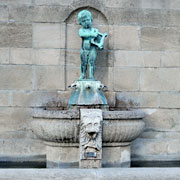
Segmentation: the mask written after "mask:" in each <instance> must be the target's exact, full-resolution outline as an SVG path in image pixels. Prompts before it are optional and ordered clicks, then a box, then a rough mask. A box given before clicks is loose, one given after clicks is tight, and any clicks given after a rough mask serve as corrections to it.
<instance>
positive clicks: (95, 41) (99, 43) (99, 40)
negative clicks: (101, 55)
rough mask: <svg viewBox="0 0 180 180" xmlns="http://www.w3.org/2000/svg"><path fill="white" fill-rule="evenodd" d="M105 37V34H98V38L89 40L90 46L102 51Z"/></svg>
mask: <svg viewBox="0 0 180 180" xmlns="http://www.w3.org/2000/svg"><path fill="white" fill-rule="evenodd" d="M105 37H107V34H106V33H103V34H102V33H98V36H97V37H96V38H94V39H92V40H91V44H93V45H95V46H97V47H98V48H99V49H103V48H104V38H105Z"/></svg>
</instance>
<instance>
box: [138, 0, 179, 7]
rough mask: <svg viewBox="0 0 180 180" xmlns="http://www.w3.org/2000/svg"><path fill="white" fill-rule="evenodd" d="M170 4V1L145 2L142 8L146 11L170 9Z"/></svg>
mask: <svg viewBox="0 0 180 180" xmlns="http://www.w3.org/2000/svg"><path fill="white" fill-rule="evenodd" d="M175 1H176V0H175ZM169 4H170V2H169V1H168V0H163V1H162V0H151V1H148V0H143V1H142V2H141V7H142V8H144V9H168V8H169Z"/></svg>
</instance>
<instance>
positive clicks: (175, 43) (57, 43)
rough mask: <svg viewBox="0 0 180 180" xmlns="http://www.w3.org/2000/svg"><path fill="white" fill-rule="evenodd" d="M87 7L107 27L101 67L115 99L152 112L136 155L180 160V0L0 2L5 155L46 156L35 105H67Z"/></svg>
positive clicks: (0, 112) (0, 132) (0, 116)
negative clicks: (34, 124) (80, 18)
mask: <svg viewBox="0 0 180 180" xmlns="http://www.w3.org/2000/svg"><path fill="white" fill-rule="evenodd" d="M84 8H88V9H89V10H90V11H91V12H92V14H93V17H94V22H93V23H94V26H95V27H97V28H98V29H100V31H101V32H107V33H108V38H107V40H106V44H105V49H104V50H103V51H102V52H99V56H98V58H97V70H96V78H97V79H98V80H101V81H102V82H103V83H104V84H105V85H106V86H108V92H107V93H106V96H107V98H108V101H109V102H110V104H111V106H115V107H116V108H122V109H129V108H141V109H142V110H144V111H145V112H146V113H147V116H146V119H145V121H146V130H145V132H144V133H143V134H142V135H141V137H140V138H139V139H137V140H136V141H135V142H134V143H133V146H132V159H133V160H134V161H141V160H142V161H144V160H145V161H146V160H149V161H161V160H162V161H166V160H171V161H172V160H178V159H179V158H180V140H179V138H180V60H179V59H180V1H179V0H173V1H169V0H151V1H150V0H86V1H85V0H84V1H83V0H1V1H0V124H1V126H0V160H4V159H6V157H12V159H13V158H14V157H15V156H16V157H25V159H27V158H28V157H30V158H32V157H37V155H38V156H40V155H44V152H45V151H44V150H45V146H44V145H43V144H42V143H41V142H40V141H38V140H35V137H34V135H33V134H32V130H31V128H30V126H29V122H30V121H31V113H32V109H33V108H34V107H43V106H45V105H47V104H48V106H49V107H54V106H55V107H60V106H67V100H68V98H69V96H70V90H69V89H68V88H67V87H68V85H70V84H71V83H72V82H73V81H74V80H76V79H77V78H78V77H79V75H80V68H79V65H80V58H79V49H80V45H81V39H80V38H79V37H78V28H79V25H78V22H77V13H78V12H79V11H80V10H81V9H84ZM115 99H116V101H115ZM10 159H11V158H10Z"/></svg>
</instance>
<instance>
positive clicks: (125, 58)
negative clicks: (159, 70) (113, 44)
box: [114, 50, 161, 67]
mask: <svg viewBox="0 0 180 180" xmlns="http://www.w3.org/2000/svg"><path fill="white" fill-rule="evenodd" d="M160 60H161V53H160V52H151V51H150V52H149V51H120V50H117V51H115V62H114V66H116V67H117V66H119V67H159V66H160Z"/></svg>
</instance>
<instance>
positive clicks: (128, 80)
mask: <svg viewBox="0 0 180 180" xmlns="http://www.w3.org/2000/svg"><path fill="white" fill-rule="evenodd" d="M138 79H139V77H138V70H137V69H135V68H119V67H115V68H114V90H115V91H137V90H138V89H139V85H138Z"/></svg>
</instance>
